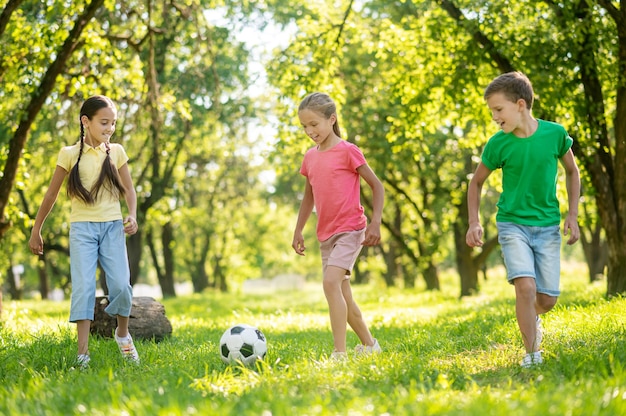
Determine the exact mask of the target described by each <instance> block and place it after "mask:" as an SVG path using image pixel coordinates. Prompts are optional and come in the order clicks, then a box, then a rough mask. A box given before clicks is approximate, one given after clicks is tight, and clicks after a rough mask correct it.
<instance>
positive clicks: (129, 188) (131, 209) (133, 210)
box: [118, 163, 139, 235]
mask: <svg viewBox="0 0 626 416" xmlns="http://www.w3.org/2000/svg"><path fill="white" fill-rule="evenodd" d="M118 171H119V173H120V178H121V179H122V183H123V184H124V188H126V194H125V199H126V205H127V206H128V215H127V216H126V218H124V232H125V233H126V234H128V235H133V234H135V233H136V232H137V229H138V228H139V226H138V224H137V193H136V192H135V186H134V185H133V179H132V178H131V176H130V170H129V169H128V163H125V164H124V165H123V166H122V167H121V168H119V169H118Z"/></svg>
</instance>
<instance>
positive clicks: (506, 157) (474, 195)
mask: <svg viewBox="0 0 626 416" xmlns="http://www.w3.org/2000/svg"><path fill="white" fill-rule="evenodd" d="M533 95H534V94H533V88H532V84H531V83H530V81H529V80H528V78H527V77H526V76H525V75H524V74H522V73H519V72H509V73H506V74H502V75H500V76H498V77H497V78H495V79H494V80H493V81H492V82H491V83H490V84H489V85H488V86H487V88H486V90H485V94H484V97H485V100H486V101H487V105H488V106H489V109H490V110H491V113H492V115H493V120H494V121H495V122H496V123H498V125H499V126H500V128H501V129H502V130H501V131H499V132H498V133H496V134H495V135H493V136H492V137H491V138H490V139H489V141H488V142H487V144H486V145H485V149H484V151H483V154H482V157H481V163H479V165H478V168H477V169H476V172H475V173H474V176H473V177H472V179H471V181H470V183H469V187H468V195H467V201H468V205H469V229H468V230H467V235H466V242H467V244H468V245H469V246H470V247H480V246H482V245H483V241H482V237H483V228H482V226H481V225H480V218H479V215H478V212H479V208H480V195H481V190H482V187H483V184H484V183H485V180H486V179H487V177H488V176H489V175H490V174H491V172H492V171H494V170H495V169H502V193H501V195H500V200H499V201H498V204H497V206H498V213H497V215H496V223H497V227H498V241H499V242H500V245H501V247H502V255H503V257H504V264H505V266H506V269H507V279H508V281H509V282H510V283H511V284H513V285H514V286H515V313H516V316H517V323H518V325H519V329H520V332H521V334H522V339H523V341H524V347H525V348H526V355H525V356H524V359H523V360H522V362H521V365H522V366H523V367H530V366H532V365H534V364H540V363H542V362H543V358H542V357H541V350H540V349H539V345H540V344H541V339H542V337H543V335H542V328H541V319H540V318H539V315H540V314H542V313H545V312H548V311H549V310H550V309H552V308H553V307H554V305H555V304H556V302H557V299H558V296H559V294H560V290H559V279H560V254H561V234H560V233H559V224H560V222H561V214H560V210H559V202H558V199H557V197H556V182H557V173H558V172H557V170H558V163H557V161H560V162H561V164H562V165H563V167H564V168H565V174H566V187H567V197H568V205H569V212H568V214H567V217H566V218H565V222H564V223H563V235H569V239H568V240H567V244H574V243H575V242H576V241H578V238H579V237H580V230H579V228H578V222H577V217H578V199H579V195H580V174H579V172H578V167H577V165H576V161H575V160H574V154H573V153H572V150H571V146H572V143H573V140H572V138H571V137H569V135H568V134H567V132H566V130H565V128H563V126H561V125H559V124H556V123H551V122H548V121H544V120H538V119H535V118H534V117H533V116H532V114H531V110H532V105H533Z"/></svg>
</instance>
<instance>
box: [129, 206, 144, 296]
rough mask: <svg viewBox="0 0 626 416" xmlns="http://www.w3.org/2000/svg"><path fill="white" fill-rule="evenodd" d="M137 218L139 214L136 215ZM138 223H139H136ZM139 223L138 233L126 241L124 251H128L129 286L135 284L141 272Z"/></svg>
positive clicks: (141, 237) (140, 232) (141, 234)
mask: <svg viewBox="0 0 626 416" xmlns="http://www.w3.org/2000/svg"><path fill="white" fill-rule="evenodd" d="M137 216H138V217H139V214H137ZM138 222H139V221H138ZM141 224H142V223H141V222H140V223H139V227H140V228H139V231H137V232H136V233H135V234H134V235H131V236H130V237H128V238H127V239H126V250H127V251H128V266H129V268H130V284H131V285H132V286H134V285H135V283H137V279H139V275H140V272H141V254H142V240H143V232H142V231H141Z"/></svg>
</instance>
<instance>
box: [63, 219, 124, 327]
mask: <svg viewBox="0 0 626 416" xmlns="http://www.w3.org/2000/svg"><path fill="white" fill-rule="evenodd" d="M98 261H99V262H100V265H101V266H102V269H103V270H104V273H105V274H106V284H107V287H108V289H109V305H108V306H107V307H106V308H105V309H104V311H105V312H106V313H108V314H109V315H111V316H116V315H121V316H130V309H131V306H132V301H133V289H132V287H131V286H130V269H129V266H128V257H127V254H126V238H125V236H124V226H123V224H122V221H121V220H117V221H108V222H73V223H71V225H70V271H71V276H72V300H71V306H70V322H76V321H79V320H84V319H88V320H92V321H93V317H94V307H95V303H96V268H97V266H98Z"/></svg>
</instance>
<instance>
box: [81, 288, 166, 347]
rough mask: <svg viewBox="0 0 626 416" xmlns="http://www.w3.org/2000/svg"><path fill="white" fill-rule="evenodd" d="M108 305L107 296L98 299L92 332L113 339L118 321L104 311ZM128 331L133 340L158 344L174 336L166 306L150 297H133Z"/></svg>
mask: <svg viewBox="0 0 626 416" xmlns="http://www.w3.org/2000/svg"><path fill="white" fill-rule="evenodd" d="M108 304H109V300H108V298H107V297H106V296H98V297H96V307H95V311H94V319H93V321H92V322H91V328H90V332H91V333H92V334H94V335H100V336H102V337H104V338H113V333H114V331H115V327H116V326H117V320H116V318H115V317H111V316H109V314H107V313H106V312H105V311H104V308H106V307H107V305H108ZM128 330H129V332H130V334H131V335H132V336H133V339H136V340H137V339H153V340H155V341H157V342H158V341H161V340H163V339H164V338H165V337H169V336H170V335H171V334H172V324H171V323H170V321H169V319H167V316H165V306H163V305H162V304H161V303H159V302H157V301H156V300H154V298H151V297H149V296H137V297H133V307H132V310H131V312H130V320H129V323H128Z"/></svg>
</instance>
